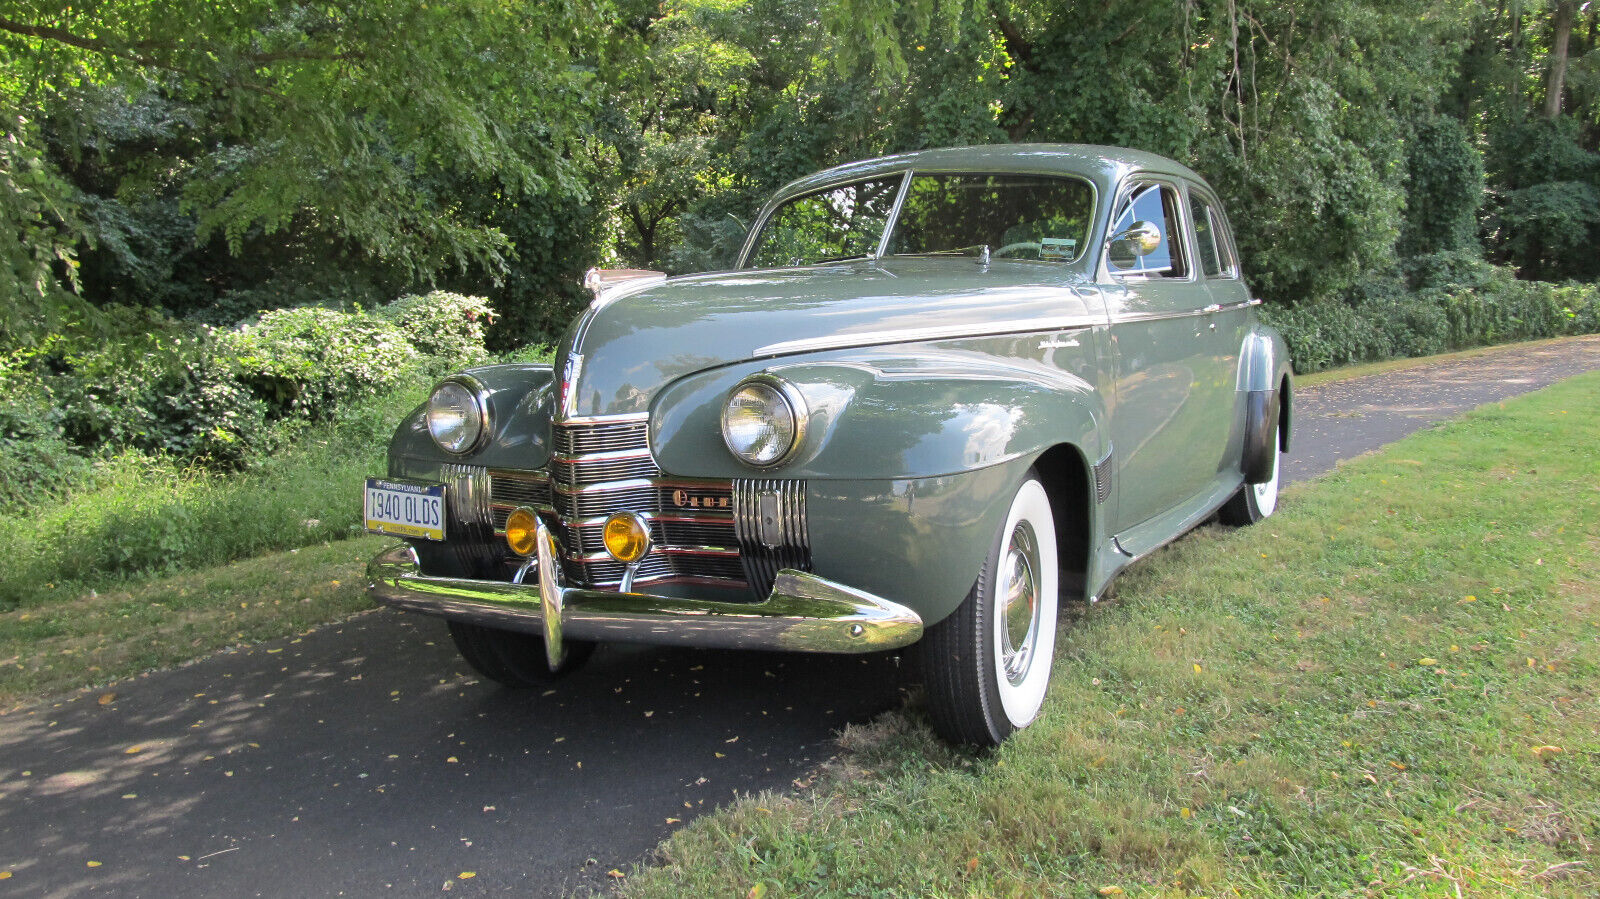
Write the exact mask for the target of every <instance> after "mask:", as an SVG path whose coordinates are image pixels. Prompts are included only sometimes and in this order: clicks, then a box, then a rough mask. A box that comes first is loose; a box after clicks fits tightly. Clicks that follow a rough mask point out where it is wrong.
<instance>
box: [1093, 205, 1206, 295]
mask: <svg viewBox="0 0 1600 899" xmlns="http://www.w3.org/2000/svg"><path fill="white" fill-rule="evenodd" d="M1179 208H1180V207H1179V203H1178V192H1177V191H1176V190H1174V189H1173V188H1172V187H1171V186H1169V185H1166V184H1143V185H1140V186H1138V187H1135V188H1134V190H1133V193H1131V194H1129V195H1128V198H1127V199H1125V200H1123V201H1122V206H1121V208H1120V209H1119V211H1118V212H1117V215H1116V218H1115V219H1114V220H1113V222H1112V225H1111V234H1112V236H1113V237H1115V236H1116V235H1119V234H1121V233H1123V232H1124V231H1127V230H1128V229H1129V228H1132V227H1133V226H1134V224H1135V223H1139V222H1144V223H1148V224H1151V225H1154V226H1155V227H1156V229H1157V230H1158V231H1160V233H1161V240H1160V243H1159V244H1158V245H1157V246H1156V248H1155V249H1154V250H1153V251H1151V252H1149V253H1146V254H1145V255H1143V256H1138V255H1134V254H1132V253H1126V252H1122V251H1121V249H1120V247H1118V246H1117V245H1116V243H1115V242H1113V244H1112V247H1111V249H1110V251H1109V252H1108V253H1107V256H1106V262H1107V263H1108V264H1109V265H1110V266H1111V270H1112V271H1113V272H1116V273H1117V274H1119V275H1145V276H1149V277H1156V278H1187V277H1188V276H1189V264H1188V260H1187V259H1185V258H1184V252H1183V244H1184V241H1183V240H1181V239H1177V238H1179V237H1180V235H1182V234H1183V230H1182V228H1183V225H1182V222H1183V217H1182V216H1181V215H1180V214H1179Z"/></svg>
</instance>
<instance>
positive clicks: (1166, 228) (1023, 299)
mask: <svg viewBox="0 0 1600 899" xmlns="http://www.w3.org/2000/svg"><path fill="white" fill-rule="evenodd" d="M591 276H592V277H591V285H592V287H593V288H594V290H595V292H596V297H595V300H594V302H593V304H592V305H590V306H589V308H588V309H587V310H585V311H584V312H583V314H582V315H581V316H579V317H578V320H577V321H576V322H575V323H574V324H573V325H572V327H571V329H570V331H569V332H568V333H567V335H566V337H565V339H564V340H563V341H562V343H561V346H560V348H559V350H558V351H557V355H556V358H555V364H554V366H548V365H497V366H488V367H484V368H475V369H470V370H468V371H465V372H463V373H461V374H458V375H455V376H453V377H449V378H446V379H445V380H444V381H442V382H441V383H440V384H439V385H438V386H437V387H436V388H435V389H434V391H433V393H432V396H431V397H430V398H429V399H428V402H427V403H426V404H424V405H423V406H422V407H420V408H418V409H417V410H416V411H415V412H414V413H413V414H412V415H411V416H410V417H409V418H408V419H407V420H406V421H405V422H404V423H403V424H402V425H401V426H400V428H399V430H398V431H397V432H396V433H395V435H394V439H393V442H392V443H391V445H390V447H389V463H388V469H389V470H388V474H387V476H386V477H383V478H372V479H370V480H369V481H368V482H367V485H366V499H365V516H366V524H367V527H368V529H370V530H373V531H377V532H381V533H388V534H393V535H397V536H401V537H404V538H405V542H404V543H401V544H399V545H396V546H395V547H393V548H391V549H389V550H386V551H385V552H383V553H382V554H380V555H379V556H378V557H377V558H376V559H374V560H373V562H372V564H371V566H370V568H369V578H370V584H371V587H370V591H371V594H372V596H374V597H375V598H376V599H378V600H379V601H381V602H384V603H388V604H390V605H392V606H396V607H398V608H401V609H408V610H411V611H415V612H422V613H425V614H429V615H436V616H440V617H443V618H445V619H447V620H448V621H449V626H450V632H451V634H452V635H453V637H454V640H455V643H456V645H457V647H458V648H459V649H460V651H461V654H462V656H463V657H465V659H466V661H467V662H468V663H470V664H471V665H472V666H473V667H474V668H475V669H477V670H478V671H479V672H481V673H482V674H484V675H485V676H487V677H489V678H492V679H494V680H496V681H499V682H501V683H504V684H507V685H510V686H516V687H525V686H532V685H535V684H539V683H542V682H544V681H546V680H547V679H548V678H550V677H552V676H553V675H556V674H559V673H561V672H563V671H565V670H568V669H570V668H571V667H572V666H574V665H576V664H578V663H580V662H581V661H582V660H583V659H584V658H585V657H587V655H588V654H589V652H590V651H591V650H592V649H593V647H594V646H595V644H596V643H597V642H602V641H630V642H643V643H657V644H672V645H690V646H702V647H742V648H755V649H770V650H783V651H790V652H831V653H852V652H876V651H882V650H892V649H899V648H903V647H909V650H908V651H909V652H910V654H912V655H913V656H914V657H915V659H916V661H917V663H918V665H919V668H920V672H921V679H922V681H923V683H924V684H925V687H926V695H927V700H926V701H927V710H928V714H929V716H930V718H931V720H932V721H933V724H934V726H935V727H936V728H937V729H938V730H939V732H940V733H941V734H943V735H944V736H945V737H947V738H948V739H951V740H954V741H959V742H967V743H975V744H995V743H998V742H999V741H1001V740H1003V739H1005V737H1006V736H1007V735H1009V734H1010V733H1012V732H1013V731H1015V730H1016V729H1018V728H1021V727H1024V726H1026V725H1027V724H1028V723H1029V722H1031V721H1032V720H1033V719H1034V718H1035V716H1037V715H1038V713H1039V711H1040V708H1041V706H1042V704H1043V701H1044V695H1045V688H1046V686H1047V684H1048V682H1049V678H1050V667H1051V659H1052V656H1053V653H1054V647H1055V636H1056V621H1057V610H1058V608H1059V603H1060V602H1062V601H1063V600H1076V601H1093V600H1094V599H1095V598H1096V597H1097V596H1098V595H1100V594H1101V593H1102V591H1104V590H1105V588H1106V586H1107V584H1108V583H1109V582H1110V581H1111V579H1112V578H1113V577H1114V576H1115V575H1116V574H1117V572H1118V571H1120V570H1121V569H1122V568H1124V567H1125V566H1127V565H1128V564H1129V563H1130V562H1132V561H1133V560H1135V559H1138V558H1139V557H1141V556H1143V555H1145V554H1147V553H1149V552H1151V551H1152V550H1154V549H1156V548H1157V547H1160V546H1161V545H1163V544H1165V543H1167V542H1168V541H1171V540H1173V539H1175V538H1177V537H1178V536H1180V535H1182V534H1183V533H1184V532H1185V531H1187V530H1189V529H1190V528H1192V527H1194V526H1195V525H1196V524H1198V523H1200V522H1202V521H1204V520H1206V519H1207V518H1209V517H1210V516H1212V515H1215V514H1218V513H1220V515H1221V517H1222V519H1223V520H1224V521H1226V522H1229V523H1234V524H1247V523H1250V522H1254V521H1257V520H1259V519H1261V518H1263V517H1265V516H1267V515H1270V514H1272V511H1273V508H1274V507H1275V505H1276V504H1277V493H1278V480H1277V479H1278V457H1279V453H1280V452H1281V451H1282V450H1285V449H1287V448H1288V445H1289V420H1290V418H1289V413H1290V408H1291V404H1290V390H1291V382H1290V368H1289V358H1288V353H1287V350H1286V348H1285V346H1284V343H1283V340H1282V338H1281V337H1280V336H1279V335H1278V334H1277V333H1275V332H1274V331H1273V330H1272V329H1271V328H1268V327H1266V326H1264V325H1262V324H1261V323H1260V322H1259V321H1257V318H1256V313H1255V310H1254V308H1253V307H1255V306H1256V305H1257V304H1258V302H1259V301H1257V300H1254V299H1251V297H1250V294H1249V291H1248V289H1247V288H1246V286H1245V282H1244V280H1243V277H1242V274H1241V270H1240V262H1239V259H1238V255H1237V252H1236V250H1235V246H1234V242H1233V238H1232V235H1231V232H1230V230H1229V227H1228V222H1227V218H1226V217H1225V216H1224V214H1223V210H1222V205H1221V203H1219V202H1218V200H1217V196H1216V194H1215V193H1214V192H1213V191H1212V190H1211V189H1210V188H1209V187H1207V185H1206V183H1205V181H1204V180H1202V179H1201V178H1200V176H1198V175H1196V174H1195V173H1194V172H1192V171H1190V170H1189V169H1188V168H1186V167H1184V166H1182V165H1179V164H1178V163H1175V162H1173V161H1171V160H1169V159H1164V158H1161V157H1159V156H1154V155H1151V154H1149V153H1142V152H1137V151H1133V150H1123V149H1113V148H1108V147H1092V146H1078V145H1012V146H990V147H967V148H956V149H944V150H930V151H925V152H918V153H907V154H903V155H898V156H889V157H884V158H881V159H873V160H868V161H865V162H857V163H852V164H849V165H844V166H839V167H837V168H833V169H829V170H828V171H825V172H821V173H819V174H816V175H812V176H810V177H808V178H804V179H801V180H799V181H796V182H795V183H793V184H790V185H789V186H787V187H785V188H784V189H782V190H781V191H779V192H778V194H777V196H775V197H774V198H773V199H772V201H771V202H770V203H768V204H767V205H766V206H765V207H764V208H763V209H762V210H761V211H760V213H759V214H758V215H757V217H756V218H755V222H754V225H753V227H752V228H751V229H750V232H749V235H748V237H747V238H746V240H745V243H744V247H743V249H742V251H741V253H740V256H739V261H738V265H737V267H736V268H735V269H733V270H731V271H725V272H715V273H710V274H699V275H689V276H684V277H674V278H668V277H666V276H664V275H661V274H659V273H649V272H623V273H616V272H613V273H602V272H595V273H591Z"/></svg>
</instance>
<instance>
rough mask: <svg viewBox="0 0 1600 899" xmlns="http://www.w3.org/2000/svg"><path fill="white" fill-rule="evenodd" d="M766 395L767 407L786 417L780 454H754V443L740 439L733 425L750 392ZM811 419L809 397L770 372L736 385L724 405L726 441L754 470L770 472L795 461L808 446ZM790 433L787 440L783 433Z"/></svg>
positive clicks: (781, 429) (779, 444)
mask: <svg viewBox="0 0 1600 899" xmlns="http://www.w3.org/2000/svg"><path fill="white" fill-rule="evenodd" d="M747 391H749V392H753V393H756V394H764V395H765V399H766V401H765V403H764V404H765V405H766V406H767V408H768V409H769V410H770V411H771V412H772V413H775V414H779V415H782V416H783V419H782V420H781V421H780V424H781V425H782V426H781V427H779V428H778V429H777V430H778V432H779V439H778V440H777V442H776V443H775V444H771V445H775V446H777V447H778V452H777V453H776V454H775V455H771V454H769V453H762V452H752V447H753V446H754V444H752V443H750V442H748V441H744V442H743V445H742V446H741V441H739V440H737V439H736V438H735V436H734V434H733V432H732V427H731V426H730V421H729V418H730V415H738V414H742V413H740V412H739V411H738V410H736V406H737V405H739V400H740V397H741V396H743V395H745V394H746V392H747ZM809 417H810V410H809V408H808V407H807V405H806V398H805V395H804V394H802V393H801V392H800V390H799V388H797V387H795V386H794V385H793V384H791V383H790V382H789V381H787V380H785V379H783V378H780V377H778V376H777V375H774V374H770V373H767V372H760V373H758V374H754V375H751V376H749V377H747V378H745V379H744V380H742V381H740V382H739V383H737V384H735V385H734V386H733V389H732V390H730V391H728V396H727V399H726V400H724V401H723V404H722V442H723V444H724V445H725V446H727V448H728V452H730V453H733V455H734V458H736V459H738V460H739V461H740V462H742V463H744V464H745V465H748V466H750V467H751V468H755V469H761V470H766V469H770V468H776V467H778V466H779V465H782V464H784V463H785V462H788V461H789V460H790V459H792V458H794V455H795V453H796V452H797V451H799V449H800V447H801V446H802V445H804V444H805V439H806V422H807V420H808V419H809ZM785 431H787V439H786V440H785V439H783V438H782V435H783V432H785Z"/></svg>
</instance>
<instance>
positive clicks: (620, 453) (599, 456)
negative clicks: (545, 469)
mask: <svg viewBox="0 0 1600 899" xmlns="http://www.w3.org/2000/svg"><path fill="white" fill-rule="evenodd" d="M649 458H651V456H650V450H649V449H647V448H641V449H625V450H605V451H603V452H598V453H554V452H553V453H551V454H550V461H552V462H620V461H626V460H629V459H649Z"/></svg>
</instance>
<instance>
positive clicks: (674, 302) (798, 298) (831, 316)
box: [556, 257, 1100, 416]
mask: <svg viewBox="0 0 1600 899" xmlns="http://www.w3.org/2000/svg"><path fill="white" fill-rule="evenodd" d="M1084 284H1086V281H1085V279H1084V278H1083V276H1082V275H1081V274H1080V273H1078V272H1076V271H1074V270H1073V269H1070V268H1067V267H1065V266H1058V265H1051V264H1040V263H1028V262H1012V261H1006V260H995V261H994V262H993V263H991V264H990V265H988V266H982V265H979V264H978V262H977V260H976V259H974V258H971V257H939V258H928V257H921V258H901V259H892V260H884V261H883V262H879V263H873V262H866V261H862V262H853V263H842V264H834V265H819V266H808V267H804V268H792V269H762V270H752V271H737V272H722V273H715V274H708V275H689V276H684V277H680V278H670V279H667V280H665V281H659V282H656V283H654V284H651V285H649V286H647V287H645V288H643V289H633V290H631V291H630V290H629V289H628V288H623V290H622V291H619V294H620V295H618V294H613V295H612V296H611V297H602V298H601V299H600V300H598V301H597V302H596V303H595V304H594V305H592V306H591V307H590V308H589V309H588V310H586V311H585V312H584V314H583V316H582V317H581V318H580V319H579V320H578V322H577V323H576V324H575V325H574V327H573V330H572V332H571V334H570V335H569V336H568V339H567V343H566V345H565V346H564V347H563V352H562V353H561V355H560V358H558V359H557V360H556V365H557V371H565V372H568V373H569V374H568V376H567V377H568V378H570V377H571V375H574V374H575V375H576V378H575V379H574V380H571V381H569V383H568V385H566V387H565V388H564V393H565V392H570V397H569V398H568V399H567V400H566V403H567V415H568V416H593V415H617V414H624V413H639V412H645V411H647V410H648V409H649V404H650V400H651V398H652V397H653V396H654V395H655V394H656V393H657V392H658V391H659V390H660V389H661V388H662V387H664V386H666V385H667V384H669V383H671V382H673V381H675V380H677V379H678V378H681V377H683V376H685V375H689V374H693V373H695V372H699V371H704V370H706V369H710V368H716V367H719V366H722V365H727V364H729V363H733V362H740V361H744V360H748V359H754V358H759V357H776V356H782V355H790V354H793V353H797V352H805V351H807V349H808V348H807V347H806V346H805V345H804V342H805V341H812V340H817V339H821V338H827V337H833V336H838V337H846V338H847V337H850V336H851V335H871V336H870V337H867V338H865V339H863V341H862V342H863V343H868V342H870V343H879V342H894V341H893V340H892V339H891V338H889V337H887V336H885V335H890V334H897V333H898V332H908V331H914V332H919V333H920V332H927V331H933V332H934V333H937V334H940V335H941V336H942V335H955V334H963V333H973V334H983V333H986V332H988V333H993V323H995V322H1007V323H1011V322H1028V321H1032V320H1039V321H1041V322H1044V321H1048V320H1061V319H1062V318H1064V317H1070V316H1073V315H1083V314H1086V313H1088V312H1090V309H1091V308H1092V309H1093V311H1094V312H1099V311H1100V307H1099V304H1098V303H1095V304H1092V306H1086V304H1085V298H1084V296H1083V295H1082V293H1081V292H1080V291H1078V290H1077V289H1076V288H1077V287H1080V286H1083V285H1084ZM1043 327H1049V326H1048V325H1044V326H1043ZM900 339H901V340H904V337H903V336H902V337H901V338H900ZM574 356H575V357H578V364H577V365H575V366H574V365H570V364H569V358H570V357H574Z"/></svg>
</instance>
